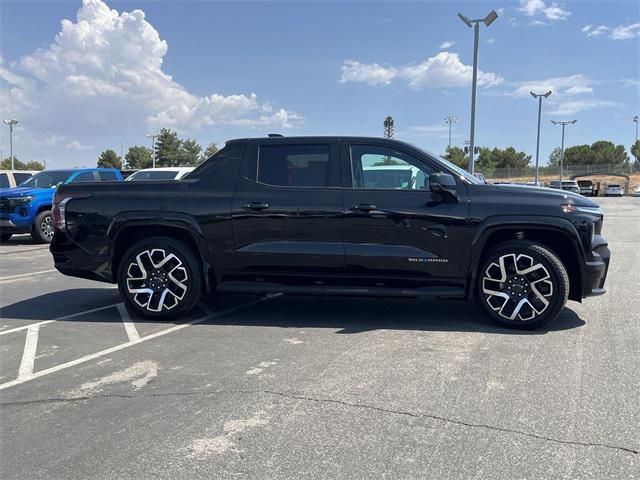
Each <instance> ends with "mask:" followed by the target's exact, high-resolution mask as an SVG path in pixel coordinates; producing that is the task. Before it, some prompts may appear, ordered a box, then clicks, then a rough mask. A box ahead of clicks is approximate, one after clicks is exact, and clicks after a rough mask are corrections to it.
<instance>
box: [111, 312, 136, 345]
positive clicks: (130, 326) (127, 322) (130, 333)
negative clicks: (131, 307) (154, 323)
mask: <svg viewBox="0 0 640 480" xmlns="http://www.w3.org/2000/svg"><path fill="white" fill-rule="evenodd" d="M116 308H117V309H118V313H119V314H120V318H122V323H124V329H125V330H126V331H127V337H129V341H130V342H135V341H136V340H140V334H139V333H138V329H137V328H136V326H135V324H134V323H133V322H132V321H131V316H130V315H129V312H128V311H127V309H126V307H125V306H124V303H119V304H118V305H117V307H116Z"/></svg>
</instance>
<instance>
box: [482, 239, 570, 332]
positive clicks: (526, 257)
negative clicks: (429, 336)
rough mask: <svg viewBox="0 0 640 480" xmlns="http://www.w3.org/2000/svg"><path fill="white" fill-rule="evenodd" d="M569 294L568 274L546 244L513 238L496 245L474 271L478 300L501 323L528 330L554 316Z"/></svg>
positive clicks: (539, 325)
mask: <svg viewBox="0 0 640 480" xmlns="http://www.w3.org/2000/svg"><path fill="white" fill-rule="evenodd" d="M568 295H569V277H568V275H567V271H566V269H565V267H564V265H563V264H562V262H561V261H560V259H559V258H558V257H557V256H556V255H555V254H554V253H552V252H551V251H550V250H548V249H547V248H546V247H544V246H542V245H540V244H537V243H534V242H530V241H526V240H516V241H511V242H505V243H501V244H499V245H497V246H496V247H495V248H494V249H492V250H491V252H489V255H488V256H487V257H486V258H485V261H484V263H483V265H482V266H481V269H480V271H479V272H478V299H479V301H480V303H481V304H482V306H483V308H484V309H485V311H486V312H487V313H488V314H489V315H490V316H491V318H493V319H494V320H496V321H497V322H498V323H500V324H501V325H503V326H506V327H509V328H518V329H526V330H532V329H535V328H539V327H541V326H543V325H546V324H548V323H550V322H552V321H553V320H555V319H556V317H557V316H558V314H559V313H560V311H561V310H562V308H563V307H564V305H565V303H566V302H567V297H568Z"/></svg>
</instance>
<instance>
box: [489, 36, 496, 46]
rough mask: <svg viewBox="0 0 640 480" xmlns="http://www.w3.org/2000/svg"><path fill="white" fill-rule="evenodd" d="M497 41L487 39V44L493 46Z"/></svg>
mask: <svg viewBox="0 0 640 480" xmlns="http://www.w3.org/2000/svg"><path fill="white" fill-rule="evenodd" d="M495 41H496V40H495V38H487V43H488V44H489V45H491V44H492V43H494V42H495Z"/></svg>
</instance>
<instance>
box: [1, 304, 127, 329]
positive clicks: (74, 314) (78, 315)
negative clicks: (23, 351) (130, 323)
mask: <svg viewBox="0 0 640 480" xmlns="http://www.w3.org/2000/svg"><path fill="white" fill-rule="evenodd" d="M118 305H119V304H118V303H112V304H111V305H106V306H104V307H98V308H92V309H91V310H84V311H82V312H77V313H72V314H70V315H65V316H64V317H58V318H54V319H52V320H43V321H42V322H36V323H30V324H29V325H23V326H22V327H16V328H12V329H10V330H3V331H1V332H0V336H2V335H7V334H9V333H14V332H19V331H21V330H26V329H28V328H30V327H35V326H36V325H46V324H47V323H51V322H57V321H59V320H69V319H71V318H75V317H80V316H82V315H87V314H89V313H95V312H99V311H100V310H106V309H108V308H113V307H117V306H118Z"/></svg>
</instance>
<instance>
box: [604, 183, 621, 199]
mask: <svg viewBox="0 0 640 480" xmlns="http://www.w3.org/2000/svg"><path fill="white" fill-rule="evenodd" d="M622 195H624V192H623V191H622V187H621V186H620V185H607V188H606V190H605V191H604V196H605V197H621V196H622Z"/></svg>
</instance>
